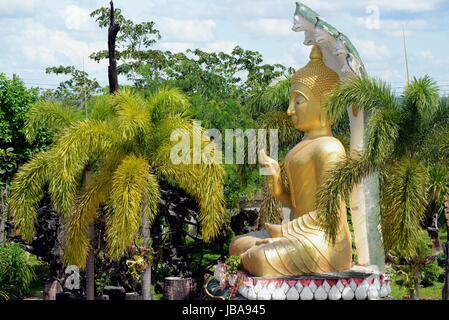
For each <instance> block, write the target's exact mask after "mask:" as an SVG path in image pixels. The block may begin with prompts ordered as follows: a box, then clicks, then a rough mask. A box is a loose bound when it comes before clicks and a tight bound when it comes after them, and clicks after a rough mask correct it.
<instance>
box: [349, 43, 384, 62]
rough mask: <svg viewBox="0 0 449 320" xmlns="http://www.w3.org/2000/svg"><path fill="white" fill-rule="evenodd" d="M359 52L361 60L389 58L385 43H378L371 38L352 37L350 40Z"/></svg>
mask: <svg viewBox="0 0 449 320" xmlns="http://www.w3.org/2000/svg"><path fill="white" fill-rule="evenodd" d="M352 42H353V43H354V45H355V47H356V48H357V51H358V52H359V53H360V55H361V57H362V60H363V61H365V60H366V61H367V62H368V63H369V61H384V60H385V58H391V53H390V50H389V49H388V47H387V46H386V45H379V44H377V43H375V42H374V41H373V40H361V39H353V41H352Z"/></svg>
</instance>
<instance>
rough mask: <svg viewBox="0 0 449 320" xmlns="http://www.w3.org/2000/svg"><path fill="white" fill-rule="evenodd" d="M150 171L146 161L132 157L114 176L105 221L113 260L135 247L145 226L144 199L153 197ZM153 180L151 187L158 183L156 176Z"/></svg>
mask: <svg viewBox="0 0 449 320" xmlns="http://www.w3.org/2000/svg"><path fill="white" fill-rule="evenodd" d="M149 170H150V166H149V164H148V162H147V161H146V160H145V159H144V158H141V157H137V156H135V155H133V154H131V155H129V156H127V157H126V158H125V159H123V161H122V163H121V164H120V165H119V166H118V168H117V170H116V171H115V173H114V177H113V180H112V186H111V193H110V201H109V204H108V211H109V213H108V216H107V219H106V229H107V231H106V240H107V243H108V251H109V253H110V255H111V259H112V260H119V259H120V258H121V256H122V255H123V253H124V251H125V250H126V249H127V248H128V247H130V246H131V245H132V244H133V240H134V237H135V236H136V234H137V232H138V231H139V228H140V226H141V224H142V206H143V198H144V195H150V193H149V192H148V191H149V180H150V172H149ZM151 179H152V184H154V183H156V182H155V179H154V177H153V178H151ZM151 196H154V193H153V194H151ZM152 200H153V201H152V202H151V208H152V209H153V211H154V207H155V205H156V204H155V202H154V197H153V198H152ZM148 203H150V202H148ZM156 203H157V198H156Z"/></svg>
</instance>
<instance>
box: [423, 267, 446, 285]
mask: <svg viewBox="0 0 449 320" xmlns="http://www.w3.org/2000/svg"><path fill="white" fill-rule="evenodd" d="M422 273H423V278H422V280H421V285H422V286H423V287H429V286H431V285H433V284H434V283H435V282H436V281H438V276H439V275H440V273H441V268H440V267H439V266H438V264H437V263H436V262H433V263H429V264H428V265H426V266H425V267H424V268H423V269H422Z"/></svg>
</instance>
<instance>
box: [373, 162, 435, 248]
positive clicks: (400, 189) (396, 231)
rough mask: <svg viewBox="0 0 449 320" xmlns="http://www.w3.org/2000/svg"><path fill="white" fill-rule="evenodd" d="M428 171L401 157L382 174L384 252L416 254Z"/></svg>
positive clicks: (425, 201)
mask: <svg viewBox="0 0 449 320" xmlns="http://www.w3.org/2000/svg"><path fill="white" fill-rule="evenodd" d="M428 181H429V179H428V173H427V169H426V167H425V166H424V165H423V164H422V163H421V162H419V161H416V160H413V159H412V160H410V159H409V158H403V159H401V161H398V162H396V163H395V164H394V165H393V166H391V167H390V168H389V170H388V174H386V175H385V178H384V181H383V184H384V185H383V186H382V189H381V224H382V235H383V244H384V249H385V251H394V252H399V253H400V254H401V255H403V256H409V255H412V254H414V253H415V250H416V247H415V244H416V243H417V242H418V240H419V238H420V234H419V231H420V230H421V228H420V225H421V223H422V221H423V219H424V216H425V209H426V204H427V184H428Z"/></svg>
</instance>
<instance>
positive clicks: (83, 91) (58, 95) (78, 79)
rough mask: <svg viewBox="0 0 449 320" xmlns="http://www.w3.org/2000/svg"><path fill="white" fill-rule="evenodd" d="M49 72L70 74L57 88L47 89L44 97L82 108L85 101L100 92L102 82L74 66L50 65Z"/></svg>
mask: <svg viewBox="0 0 449 320" xmlns="http://www.w3.org/2000/svg"><path fill="white" fill-rule="evenodd" d="M45 73H47V74H52V73H53V74H56V75H65V76H70V78H69V79H68V80H66V81H63V82H61V83H60V84H59V86H58V88H57V89H56V90H51V89H48V90H46V91H45V92H44V93H43V95H42V98H43V99H44V100H48V99H52V100H56V101H60V102H63V103H64V104H67V105H70V106H72V107H77V108H82V107H83V101H87V100H89V99H90V98H91V97H92V96H93V95H95V94H98V93H99V92H100V88H101V87H100V84H99V83H98V82H97V80H96V79H89V74H88V73H87V72H85V71H81V70H78V69H76V68H75V67H74V66H67V67H64V66H59V67H48V68H46V69H45Z"/></svg>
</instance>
